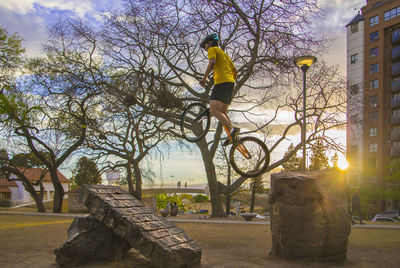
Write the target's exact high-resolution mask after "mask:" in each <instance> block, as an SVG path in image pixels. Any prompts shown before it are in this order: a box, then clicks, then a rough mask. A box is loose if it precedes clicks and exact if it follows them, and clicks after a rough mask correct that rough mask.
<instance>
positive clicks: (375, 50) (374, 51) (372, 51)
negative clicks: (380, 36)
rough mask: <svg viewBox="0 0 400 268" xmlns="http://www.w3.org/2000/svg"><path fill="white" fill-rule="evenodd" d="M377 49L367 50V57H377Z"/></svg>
mask: <svg viewBox="0 0 400 268" xmlns="http://www.w3.org/2000/svg"><path fill="white" fill-rule="evenodd" d="M378 51H379V50H378V47H374V48H371V49H370V50H369V56H370V57H377V56H378Z"/></svg>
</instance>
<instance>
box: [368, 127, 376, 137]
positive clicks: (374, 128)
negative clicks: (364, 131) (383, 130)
mask: <svg viewBox="0 0 400 268" xmlns="http://www.w3.org/2000/svg"><path fill="white" fill-rule="evenodd" d="M377 135H378V128H376V127H371V128H370V129H369V136H370V137H376V136H377Z"/></svg>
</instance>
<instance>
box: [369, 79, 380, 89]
mask: <svg viewBox="0 0 400 268" xmlns="http://www.w3.org/2000/svg"><path fill="white" fill-rule="evenodd" d="M378 87H379V80H378V79H375V80H371V81H369V89H370V90H373V89H377V88H378Z"/></svg>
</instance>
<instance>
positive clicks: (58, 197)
mask: <svg viewBox="0 0 400 268" xmlns="http://www.w3.org/2000/svg"><path fill="white" fill-rule="evenodd" d="M49 172H50V177H51V182H52V183H53V187H54V202H53V212H54V213H61V211H62V203H63V198H64V193H65V192H64V188H63V186H62V184H61V182H60V179H59V178H58V174H57V168H55V167H52V168H51V169H50V168H49Z"/></svg>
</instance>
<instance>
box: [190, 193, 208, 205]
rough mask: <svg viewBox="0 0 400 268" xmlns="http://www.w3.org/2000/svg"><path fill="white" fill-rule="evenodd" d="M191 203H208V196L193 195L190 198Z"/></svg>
mask: <svg viewBox="0 0 400 268" xmlns="http://www.w3.org/2000/svg"><path fill="white" fill-rule="evenodd" d="M192 202H193V203H206V202H208V196H206V195H204V194H198V195H195V196H193V198H192Z"/></svg>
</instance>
